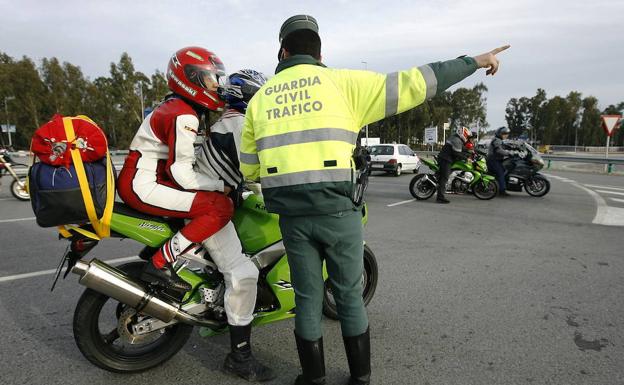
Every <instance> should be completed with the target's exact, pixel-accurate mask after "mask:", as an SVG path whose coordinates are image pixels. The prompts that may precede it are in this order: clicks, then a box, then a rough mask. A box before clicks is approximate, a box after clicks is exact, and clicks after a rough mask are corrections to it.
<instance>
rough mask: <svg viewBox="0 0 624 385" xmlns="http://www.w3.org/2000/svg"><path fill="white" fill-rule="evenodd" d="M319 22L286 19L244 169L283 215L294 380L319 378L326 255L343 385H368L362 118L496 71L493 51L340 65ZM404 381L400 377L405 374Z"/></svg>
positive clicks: (248, 137)
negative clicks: (366, 67) (391, 65)
mask: <svg viewBox="0 0 624 385" xmlns="http://www.w3.org/2000/svg"><path fill="white" fill-rule="evenodd" d="M318 31H319V28H318V24H317V22H316V20H315V19H314V18H313V17H311V16H308V15H296V16H293V17H291V18H289V19H287V20H286V21H285V22H284V24H283V25H282V27H281V29H280V32H279V40H280V44H281V46H280V49H279V53H278V57H279V64H278V66H277V69H276V75H275V76H274V77H273V78H271V79H270V80H269V81H267V83H266V84H265V86H264V87H262V89H261V90H260V92H258V93H257V94H256V96H255V97H254V98H253V99H252V100H251V102H250V103H249V106H248V109H247V114H246V115H245V126H244V128H243V139H242V144H241V171H242V172H243V174H244V175H245V177H246V178H247V179H250V180H254V181H255V180H257V179H260V181H261V185H262V192H263V195H264V199H265V205H266V209H267V210H268V211H269V212H272V213H277V214H279V215H280V218H279V219H280V222H279V224H280V229H281V231H282V236H283V241H284V245H285V246H286V252H287V254H288V262H289V265H290V272H291V279H292V285H293V288H294V290H295V302H296V305H297V312H296V317H295V340H296V344H297V351H298V353H299V361H300V363H301V367H302V372H303V373H302V374H301V375H300V376H298V377H297V379H296V380H295V384H296V385H309V384H317V385H318V384H324V383H325V362H324V354H323V339H322V330H321V319H322V303H323V293H324V282H323V275H322V274H323V261H325V262H326V264H327V272H328V274H329V278H328V279H329V282H330V283H331V286H332V293H333V295H334V298H335V299H336V305H337V309H338V316H339V318H340V325H341V329H342V335H343V341H344V346H345V350H346V353H347V361H348V364H349V371H350V374H351V376H350V378H349V384H352V385H366V384H369V383H370V373H371V369H370V334H369V324H368V317H367V315H366V309H365V307H364V303H363V299H362V290H363V288H362V282H361V280H362V274H363V269H364V267H363V258H362V256H363V252H364V250H363V247H364V246H363V235H362V223H361V220H362V219H361V206H358V205H356V204H354V202H353V201H352V192H353V190H354V184H353V182H352V181H353V173H354V170H353V168H352V164H353V161H352V154H353V150H354V148H355V142H356V140H357V136H358V132H359V131H360V129H361V127H364V126H365V125H366V124H369V123H372V122H375V121H378V120H381V119H383V118H384V117H388V116H392V115H395V114H397V113H400V112H403V111H406V110H408V109H410V108H414V107H416V106H417V105H419V104H421V103H423V102H424V101H425V100H426V99H427V98H430V97H433V96H435V94H436V93H440V92H443V91H444V90H445V89H447V88H448V87H450V86H451V85H453V84H455V83H457V82H459V81H460V80H462V79H464V78H465V77H468V76H469V75H471V74H472V73H474V72H475V71H476V70H477V68H483V67H488V68H489V70H488V74H490V73H491V74H494V73H496V71H497V69H498V60H497V59H496V57H495V54H497V53H499V52H501V51H503V50H505V49H506V48H507V47H501V48H498V49H496V50H493V51H491V52H488V53H487V54H484V55H480V56H477V57H475V58H468V57H463V58H460V59H456V60H450V61H447V62H438V63H431V64H429V65H424V66H422V67H414V68H411V69H409V70H406V71H400V72H394V73H391V74H388V75H386V74H379V73H374V72H370V71H354V70H336V69H329V68H326V67H325V65H324V64H323V63H322V62H321V39H320V37H319V35H318ZM404 382H405V381H404Z"/></svg>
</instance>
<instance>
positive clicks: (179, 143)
mask: <svg viewBox="0 0 624 385" xmlns="http://www.w3.org/2000/svg"><path fill="white" fill-rule="evenodd" d="M198 128H199V117H198V115H197V113H196V112H195V110H194V109H193V108H192V107H191V106H190V105H189V104H188V103H186V102H185V101H184V100H182V99H180V98H176V97H174V98H170V99H168V100H166V101H165V102H163V103H162V104H160V105H159V106H158V107H156V109H155V110H154V111H153V112H152V113H151V114H149V115H148V116H147V117H146V118H145V120H144V121H143V123H142V124H141V126H140V127H139V130H138V132H137V133H136V135H135V137H134V139H133V140H132V143H131V144H130V153H129V155H128V157H127V158H126V161H125V163H124V166H123V169H122V170H121V173H120V174H119V178H118V181H117V186H118V192H119V196H120V197H121V199H123V201H124V202H125V203H126V204H128V205H129V206H131V207H133V208H134V209H136V210H139V211H141V212H145V213H147V214H151V215H158V216H167V217H175V218H187V219H190V221H189V222H188V223H187V224H186V226H184V228H182V230H180V232H178V233H177V234H175V235H174V236H173V237H172V238H171V240H169V241H168V242H167V243H165V245H163V246H162V248H161V250H159V252H157V253H156V254H155V255H154V257H153V258H152V261H153V263H154V265H156V267H159V268H160V267H163V266H164V265H165V263H166V262H169V263H173V262H175V260H176V258H177V257H178V256H179V255H181V254H184V253H185V252H186V251H188V250H189V249H191V248H192V247H194V246H195V245H194V244H196V243H202V245H203V246H204V247H205V248H206V250H207V251H208V253H209V254H210V256H211V257H212V259H213V261H214V262H215V263H216V264H217V267H218V268H219V271H221V273H222V274H223V275H224V278H225V281H226V293H225V298H224V299H225V310H226V313H227V315H228V323H229V324H231V325H235V326H244V325H247V324H249V323H250V322H251V320H252V319H253V315H252V314H253V309H254V305H255V301H256V290H257V280H258V269H257V268H256V266H255V265H254V264H253V263H252V262H251V260H250V259H249V258H248V257H247V256H245V255H244V254H243V252H242V246H241V243H240V240H239V239H238V236H237V234H236V230H235V229H234V225H233V224H232V222H230V219H231V217H232V214H233V210H234V208H233V204H232V201H231V199H230V198H229V197H227V196H226V195H224V194H223V189H224V182H223V180H222V179H219V178H216V177H215V176H214V175H210V174H206V173H201V172H197V171H196V170H195V169H194V168H193V166H194V164H195V150H194V143H195V140H196V138H197V132H198Z"/></svg>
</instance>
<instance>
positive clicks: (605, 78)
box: [0, 0, 624, 127]
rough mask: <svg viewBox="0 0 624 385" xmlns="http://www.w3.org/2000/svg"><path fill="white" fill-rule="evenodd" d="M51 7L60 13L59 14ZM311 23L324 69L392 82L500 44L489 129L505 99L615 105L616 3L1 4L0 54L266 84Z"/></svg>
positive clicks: (622, 4) (619, 95)
mask: <svg viewBox="0 0 624 385" xmlns="http://www.w3.org/2000/svg"><path fill="white" fill-rule="evenodd" d="M59 4H62V5H59ZM299 13H307V14H310V15H312V16H314V17H316V19H317V20H318V22H319V26H320V35H321V38H322V40H323V59H324V60H323V61H324V62H325V63H326V64H327V65H329V66H331V67H340V68H357V69H361V68H363V67H364V64H362V61H365V62H367V63H368V69H369V70H373V71H379V72H391V71H395V70H400V69H405V68H409V67H411V66H415V65H420V64H424V63H429V62H432V61H438V60H446V59H452V58H455V57H457V56H459V55H462V54H468V55H476V54H479V53H482V52H485V51H488V50H490V49H492V48H495V47H497V46H500V45H503V44H506V43H509V44H511V45H512V48H511V49H510V50H508V51H506V52H504V53H503V54H501V55H500V60H501V69H500V72H499V73H498V74H497V75H496V76H495V77H487V78H486V77H485V73H484V71H480V72H479V73H478V74H476V75H473V76H472V77H471V78H469V79H467V80H465V81H464V82H463V83H461V85H462V86H467V87H470V86H472V85H474V84H475V83H476V82H481V81H483V82H485V84H486V85H487V86H488V88H489V92H488V95H487V96H488V121H489V123H490V125H491V126H492V127H497V126H500V125H503V124H504V115H505V111H504V110H505V104H506V103H507V101H508V100H509V98H511V97H519V96H531V95H533V94H534V93H535V90H536V89H537V88H538V87H541V88H544V89H545V90H546V92H547V94H548V96H553V95H566V94H567V93H568V92H570V91H572V90H577V91H580V92H582V93H583V95H594V96H596V97H598V99H599V100H600V105H601V107H605V106H606V105H608V104H612V103H617V102H621V101H624V75H623V74H622V73H623V72H624V71H623V69H624V68H623V67H624V38H623V35H624V21H623V20H624V1H622V0H617V1H616V0H592V1H586V0H585V1H579V0H567V1H561V0H557V1H554V0H552V1H551V0H515V1H492V0H488V1H486V0H470V1H468V0H436V1H420V0H411V1H396V0H385V1H370V0H351V1H346V0H334V1H319V0H317V1H314V2H312V1H294V0H290V1H281V2H279V1H271V0H264V1H242V0H226V1H200V0H185V1H159V0H151V1H138V0H134V1H133V0H126V1H106V0H100V1H87V0H83V1H73V0H66V1H62V2H61V1H43V0H40V1H32V0H20V1H7V0H0V43H1V44H0V51H4V52H6V53H8V54H9V55H11V56H13V57H16V58H19V57H21V56H22V55H27V56H29V57H31V58H33V59H35V60H36V61H38V62H39V61H40V60H41V58H44V57H52V56H56V57H58V58H59V59H60V60H62V61H68V62H70V63H73V64H76V65H79V66H80V67H81V68H82V70H83V72H84V73H85V74H86V75H87V76H89V77H90V78H92V79H93V78H95V77H97V76H101V75H108V70H109V65H110V62H113V61H115V62H117V61H118V60H119V57H120V55H121V53H122V52H124V51H125V52H128V53H129V54H130V56H131V57H132V59H133V60H134V63H135V66H136V68H137V69H138V70H140V71H142V72H144V73H146V74H151V73H152V72H153V71H154V70H155V69H159V70H161V71H164V69H165V67H166V65H167V61H168V60H169V57H170V56H171V54H172V53H173V52H175V51H176V50H177V49H179V48H181V47H184V46H189V45H199V46H203V47H206V48H208V49H211V50H213V51H214V52H215V53H216V54H217V55H218V56H219V57H220V58H221V59H222V60H223V61H224V63H225V65H226V69H227V70H228V71H235V70H237V69H239V68H245V67H247V68H249V67H251V68H255V69H258V70H260V71H263V72H265V73H267V74H273V72H274V68H275V64H276V61H277V57H276V55H277V50H278V42H277V34H278V30H279V27H280V25H281V24H282V22H283V21H284V20H285V19H286V18H287V17H289V16H292V15H294V14H299Z"/></svg>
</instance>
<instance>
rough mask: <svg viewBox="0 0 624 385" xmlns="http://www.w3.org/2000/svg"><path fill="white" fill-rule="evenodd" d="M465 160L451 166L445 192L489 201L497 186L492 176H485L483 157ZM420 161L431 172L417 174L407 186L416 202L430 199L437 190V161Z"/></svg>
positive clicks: (478, 155)
mask: <svg viewBox="0 0 624 385" xmlns="http://www.w3.org/2000/svg"><path fill="white" fill-rule="evenodd" d="M471 158H472V159H471ZM471 158H469V159H466V160H459V161H455V162H453V164H451V173H450V175H449V178H448V181H447V183H446V191H447V192H449V193H454V194H466V193H471V194H474V196H475V197H477V198H478V199H481V200H489V199H492V198H494V197H495V196H496V195H497V194H498V185H497V183H496V180H495V178H494V177H493V176H491V175H489V174H487V165H486V162H485V157H484V156H483V155H482V154H479V153H475V154H474V155H472V157H471ZM421 161H422V162H423V163H424V164H425V165H426V166H427V167H428V168H429V170H431V172H428V173H419V174H418V175H416V176H414V177H413V178H412V180H411V181H410V184H409V191H410V193H411V194H412V196H413V197H414V198H416V199H418V200H426V199H429V198H431V197H432V196H433V195H434V194H435V192H436V190H437V188H438V172H439V170H440V168H439V166H438V159H437V157H434V158H433V159H432V160H428V159H425V158H421Z"/></svg>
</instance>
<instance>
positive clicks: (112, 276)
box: [71, 259, 221, 329]
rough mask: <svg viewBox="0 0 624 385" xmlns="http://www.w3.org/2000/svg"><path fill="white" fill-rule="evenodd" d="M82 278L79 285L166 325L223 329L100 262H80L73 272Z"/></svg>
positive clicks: (95, 260) (96, 260)
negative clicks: (158, 295) (172, 323)
mask: <svg viewBox="0 0 624 385" xmlns="http://www.w3.org/2000/svg"><path fill="white" fill-rule="evenodd" d="M71 272H72V273H74V274H77V275H78V276H80V279H79V281H78V282H79V283H80V284H81V285H84V286H86V287H88V288H89V289H93V290H95V291H97V292H98V293H102V294H104V295H107V296H109V297H111V298H114V299H116V300H117V301H119V302H121V303H123V304H126V305H128V306H130V307H132V308H135V309H136V310H137V312H141V313H144V314H147V315H150V316H152V317H155V318H158V319H159V320H161V321H163V322H171V321H173V320H176V321H179V322H182V323H185V324H189V325H195V326H206V327H209V328H213V329H217V328H219V327H220V326H221V325H220V324H219V323H217V322H215V321H210V320H203V319H200V318H198V317H196V316H194V315H192V314H190V313H187V312H186V311H184V310H182V308H181V307H180V306H179V305H176V304H173V303H171V302H169V301H168V300H165V299H161V298H158V297H155V296H154V295H152V294H150V293H148V292H147V291H146V290H145V287H144V286H143V285H142V284H141V283H140V282H137V281H136V280H134V279H132V278H130V277H128V276H127V275H126V274H125V273H124V272H122V271H121V270H119V269H116V268H114V267H112V266H110V265H108V264H106V263H104V262H102V261H100V260H98V259H93V260H91V261H90V262H86V261H84V260H82V259H81V260H79V261H78V262H76V265H74V267H73V268H72V270H71Z"/></svg>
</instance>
